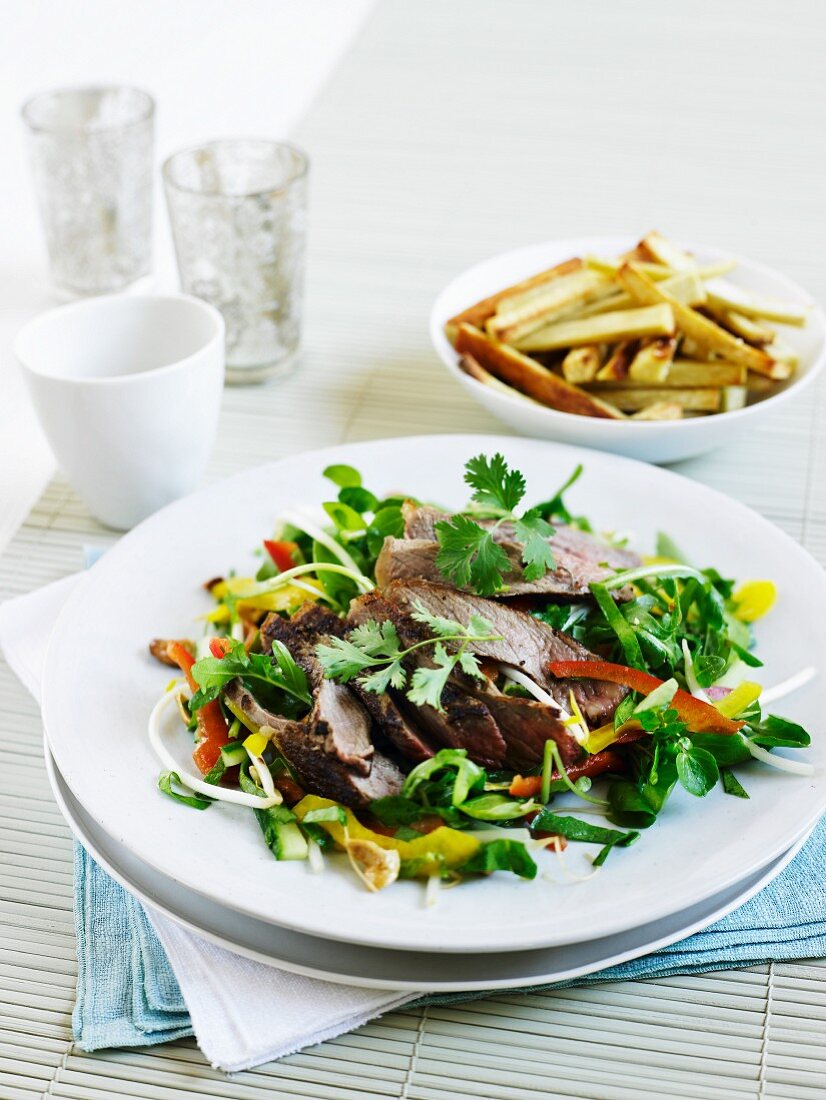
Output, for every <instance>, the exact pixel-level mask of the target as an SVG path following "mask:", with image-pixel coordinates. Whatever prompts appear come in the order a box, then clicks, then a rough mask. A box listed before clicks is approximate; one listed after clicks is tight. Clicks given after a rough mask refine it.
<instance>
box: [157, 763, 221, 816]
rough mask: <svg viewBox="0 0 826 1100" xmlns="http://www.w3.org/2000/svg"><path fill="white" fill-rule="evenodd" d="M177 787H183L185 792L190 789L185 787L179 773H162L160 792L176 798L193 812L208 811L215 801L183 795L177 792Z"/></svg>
mask: <svg viewBox="0 0 826 1100" xmlns="http://www.w3.org/2000/svg"><path fill="white" fill-rule="evenodd" d="M176 787H182V788H183V789H184V790H187V789H188V788H186V787H184V784H183V782H182V781H181V777H180V776H179V775H178V773H177V772H161V774H160V775H159V776H158V790H159V791H162V792H163V793H164V794H166V795H169V797H170V798H174V800H175V801H176V802H180V803H181V805H182V806H191V807H192V809H193V810H206V809H207V808H208V807H209V806H211V805H212V803H213V801H214V799H212V798H206V797H203V796H201V795H197V794H182V793H181V791H179V790H176Z"/></svg>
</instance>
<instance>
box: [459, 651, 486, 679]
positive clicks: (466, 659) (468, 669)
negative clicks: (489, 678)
mask: <svg viewBox="0 0 826 1100" xmlns="http://www.w3.org/2000/svg"><path fill="white" fill-rule="evenodd" d="M457 656H458V658H459V665H460V666H461V669H462V672H465V673H467V675H468V676H473V677H475V678H476V679H477V680H484V678H485V674H484V672H482V669H481V667H480V665H479V658H478V657H477V656H476V654H475V653H470V652H469V651H468V650H467V649H462V650H460V651H459V653H458V654H457Z"/></svg>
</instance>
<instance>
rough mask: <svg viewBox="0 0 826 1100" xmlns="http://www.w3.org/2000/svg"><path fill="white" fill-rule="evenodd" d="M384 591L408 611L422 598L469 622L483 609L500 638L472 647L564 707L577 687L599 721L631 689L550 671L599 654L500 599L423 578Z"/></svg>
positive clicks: (433, 608) (585, 708)
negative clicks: (554, 663) (554, 666)
mask: <svg viewBox="0 0 826 1100" xmlns="http://www.w3.org/2000/svg"><path fill="white" fill-rule="evenodd" d="M383 597H384V600H385V601H386V602H387V603H390V604H397V605H398V606H400V607H401V608H402V609H403V610H404V611H406V612H407V613H409V612H410V611H412V610H413V608H414V604H415V603H416V602H417V601H418V602H421V603H422V604H423V605H424V606H425V607H426V608H427V610H428V611H429V612H431V614H434V615H442V616H444V617H445V618H447V619H453V620H456V621H458V622H460V623H467V622H468V621H469V620H470V617H471V615H481V616H482V617H483V618H485V619H487V620H488V621H489V622H490V623H491V625H492V627H493V633H494V634H497V635H501V640H500V641H491V642H473V643H471V644H470V646H469V648H470V649H471V650H472V651H473V652H474V653H476V654H478V655H480V656H482V657H489V658H490V659H491V660H494V661H497V662H499V663H501V664H504V665H510V666H512V667H513V668H518V669H521V670H522V671H523V672H525V674H526V675H528V676H530V678H531V679H532V680H534V682H535V683H537V684H539V685H540V686H541V687H544V688H545V689H546V690H547V691H548V692H550V694H551V695H552V696H553V697H554V699H556V700H557V702H558V703H559V704H560V705H561V706H563V707H564V708H565V709H566V710H568V709H569V707H570V703H569V698H568V696H569V692H570V691H571V690H573V693H574V698H575V699H576V701H577V703H578V704H579V706H580V708H581V709H582V712H583V714H584V715H585V717H586V718H587V719H588V721H589V722H590V723H592V724H593V723H597V724H600V725H601V724H602V723H603V722H606V721H608V720H609V719H610V718H611V717H612V716H613V713H614V711H615V710H616V707H617V705H618V704H619V702H620V700H621V699H622V698H623V697H624V696H625V695H626V694H627V691H626V689H625V688H623V687H620V686H619V685H618V684H607V683H602V682H599V681H595V680H560V679H557V678H556V677H554V676H552V675H551V674H550V672H549V671H548V666H549V664H551V662H552V661H560V660H566V661H587V660H595V659H596V658H595V657H594V655H593V654H592V653H590V652H589V651H588V650H587V649H586V648H585V647H584V646H582V645H580V644H579V642H575V641H574V640H573V638H569V637H568V636H567V635H566V634H562V633H561V632H560V631H557V630H554V629H553V627H551V626H549V625H548V624H547V623H544V622H542V621H541V620H540V619H536V618H534V617H533V616H532V615H528V614H526V613H525V612H523V611H517V610H516V609H514V608H511V607H508V606H507V605H506V604H503V603H501V602H500V601H497V600H486V599H483V598H482V597H481V596H471V595H469V594H467V593H464V592H459V591H458V590H457V589H455V588H451V587H449V586H448V585H436V584H429V583H427V582H424V581H404V582H401V581H397V582H395V583H393V584H391V585H389V586H388V588H386V589H385V591H384V593H383ZM371 598H374V597H372V595H371V596H368V597H364V598H363V599H362V600H358V601H355V603H354V605H353V607H356V606H357V605H359V606H360V607H363V606H364V604H365V601H368V603H367V606H368V607H369V600H370V599H371ZM356 614H357V615H361V616H362V617H367V618H376V617H377V616H375V615H371V614H370V613H369V612H368V613H367V614H366V615H365V613H364V611H363V610H359V611H357V612H356ZM352 615H353V608H351V616H352ZM563 655H564V656H563Z"/></svg>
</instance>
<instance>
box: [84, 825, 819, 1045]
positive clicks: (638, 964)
mask: <svg viewBox="0 0 826 1100" xmlns="http://www.w3.org/2000/svg"><path fill="white" fill-rule="evenodd" d="M825 861H826V818H824V819H823V820H822V821H821V822H820V824H819V825H818V826H817V828H816V829H815V831H814V833H813V834H812V836H811V837H810V838H809V840H808V842H807V843H806V844H805V846H804V847H803V848H802V849H801V851H800V852H799V854H798V855H797V856H796V857H795V859H794V860H793V861H792V862H791V863H790V864H789V866H788V867H786V868H784V870H783V871H782V872H781V873H780V875H778V877H777V878H776V879H775V880H774V882H772V883H771V884H770V885H769V886H767V887H766V888H765V889H764V890H762V891H761V892H760V893H759V894H757V895H756V896H755V897H753V898H752V899H751V900H750V901H747V902H746V903H745V905H742V906H741V907H740V908H739V909H736V910H735V911H734V912H733V913H730V914H729V915H728V916H727V917H724V918H723V919H722V920H720V921H718V922H717V923H716V924H713V925H711V926H710V927H709V928H707V929H705V931H703V932H698V933H697V934H696V935H694V936H690V937H689V938H688V939H686V940H683V941H682V942H681V943H675V944H672V945H671V946H670V947H665V948H663V949H662V950H661V951H656V952H654V953H653V954H651V955H646V956H645V957H643V958H640V959H634V960H632V961H631V962H626V963H621V964H620V965H619V966H612V967H609V968H608V969H607V970H601V971H599V972H597V973H595V974H589V975H588V976H586V977H584V978H578V979H576V980H574V981H571V982H560V983H555V984H552V985H544V986H537V987H534V988H533V990H531V991H532V992H536V991H537V990H548V989H556V988H560V987H562V986H570V985H584V984H590V983H592V982H606V981H627V980H629V979H635V978H637V979H639V978H647V979H650V978H661V977H667V976H670V975H673V974H696V973H702V972H706V971H711V970H724V969H727V968H729V967H732V966H735V967H736V966H755V965H757V964H759V963H766V962H770V961H780V960H783V959H805V958H817V957H821V956H826V890H824V888H823V886H824V874H823V868H824V862H825ZM75 926H76V929H77V943H78V948H77V953H78V983H77V1005H76V1008H75V1011H74V1016H73V1026H74V1036H75V1042H76V1043H77V1045H78V1046H79V1047H80V1048H81V1049H82V1050H97V1049H99V1048H101V1047H114V1046H146V1045H149V1044H152V1043H164V1042H167V1041H168V1040H170V1039H177V1038H179V1037H180V1036H183V1035H191V1034H192V1025H191V1022H190V1019H189V1016H188V1014H187V1011H186V1005H185V1004H184V1001H183V998H182V997H181V991H180V989H179V987H178V983H177V982H176V980H175V975H174V974H173V972H172V968H171V966H170V965H169V960H168V959H167V957H166V954H165V953H164V950H163V948H162V946H161V944H160V942H159V940H158V937H157V936H156V935H155V932H154V931H153V929H152V927H151V925H150V924H149V922H148V920H147V918H146V914H145V913H144V911H143V908H142V907H141V905H140V903H139V902H138V901H136V900H135V898H133V897H132V895H131V894H129V893H127V892H126V891H125V890H124V889H122V887H120V886H119V885H118V884H117V883H116V882H114V881H113V880H112V879H111V878H110V877H109V876H108V875H107V874H106V873H105V871H102V870H101V869H100V867H98V865H97V864H96V863H95V862H94V860H93V859H92V858H91V856H89V855H88V853H87V852H86V851H85V850H84V849H83V848H82V847H81V846H80V845H79V844H77V845H76V846H75ZM517 992H518V991H517ZM522 992H528V990H522ZM481 996H484V994H480V993H473V994H461V993H459V994H446V995H441V994H435V995H432V996H429V997H424V998H422V999H421V1000H419V1001H417V1002H415V1003H417V1004H425V1003H428V1004H432V1003H439V1004H444V1003H448V1002H455V1001H460V1000H469V999H471V998H475V999H478V998H479V997H481Z"/></svg>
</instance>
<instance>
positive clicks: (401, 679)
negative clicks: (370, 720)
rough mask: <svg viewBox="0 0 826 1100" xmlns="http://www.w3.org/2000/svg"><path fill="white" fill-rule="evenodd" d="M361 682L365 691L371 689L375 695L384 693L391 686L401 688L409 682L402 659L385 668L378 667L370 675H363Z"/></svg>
mask: <svg viewBox="0 0 826 1100" xmlns="http://www.w3.org/2000/svg"><path fill="white" fill-rule="evenodd" d="M359 683H360V684H361V686H362V687H363V688H364V690H365V691H371V692H373V693H374V694H375V695H383V694H384V692H385V691H387V689H388V688H390V687H393V688H396V689H397V690H401V688H403V687H404V685H405V684H406V683H407V673H406V672H405V670H404V668H403V667H402V663H401V661H400V660H396V661H392V662H391V663H390V664H389V665H385V666H384V668H378V669H376V671H375V672H371V673H370V675H369V676H364V677H362V678H361V679H360V680H359Z"/></svg>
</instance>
